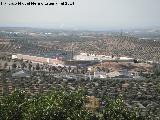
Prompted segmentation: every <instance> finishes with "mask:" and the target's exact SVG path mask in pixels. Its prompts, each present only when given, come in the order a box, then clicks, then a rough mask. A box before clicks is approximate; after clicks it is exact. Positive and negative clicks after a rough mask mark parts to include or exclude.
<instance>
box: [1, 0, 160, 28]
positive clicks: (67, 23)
mask: <svg viewBox="0 0 160 120" xmlns="http://www.w3.org/2000/svg"><path fill="white" fill-rule="evenodd" d="M18 1H19V2H27V1H31V0H0V2H7V3H8V2H18ZM65 1H67V2H68V3H70V2H74V3H75V5H74V6H61V5H60V4H58V5H56V6H5V5H0V26H4V27H5V26H7V27H40V28H54V29H57V28H58V29H90V30H92V29H94V30H96V29H97V30H100V29H120V28H143V27H157V26H160V13H159V11H160V7H159V6H160V0H32V2H43V3H44V2H57V3H60V2H65Z"/></svg>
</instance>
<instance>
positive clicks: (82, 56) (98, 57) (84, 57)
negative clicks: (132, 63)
mask: <svg viewBox="0 0 160 120" xmlns="http://www.w3.org/2000/svg"><path fill="white" fill-rule="evenodd" d="M73 59H74V60H84V61H85V60H91V61H93V60H99V61H103V60H122V61H123V60H124V61H125V60H133V58H129V57H112V56H106V55H95V54H87V53H80V55H75V56H74V57H73Z"/></svg>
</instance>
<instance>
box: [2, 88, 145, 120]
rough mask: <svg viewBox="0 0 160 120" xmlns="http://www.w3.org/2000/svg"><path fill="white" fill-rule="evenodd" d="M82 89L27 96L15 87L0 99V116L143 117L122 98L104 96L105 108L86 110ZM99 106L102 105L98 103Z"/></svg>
mask: <svg viewBox="0 0 160 120" xmlns="http://www.w3.org/2000/svg"><path fill="white" fill-rule="evenodd" d="M86 98H87V97H86V95H85V92H84V91H82V90H76V91H70V92H67V91H65V90H64V89H58V90H57V89H55V88H54V89H53V90H52V91H51V92H48V93H45V94H44V93H43V94H38V95H36V96H30V95H28V94H26V93H25V92H23V91H15V92H13V93H12V94H11V95H10V96H3V97H2V98H1V99H0V120H35V119H37V120H143V119H146V117H142V116H140V115H139V113H138V109H134V108H133V109H128V107H127V106H126V105H125V103H124V101H123V99H121V98H117V99H116V100H111V99H109V98H107V97H105V100H104V101H105V105H104V106H103V107H104V108H103V109H102V110H100V108H101V107H100V108H99V109H98V110H97V111H94V112H93V111H92V112H91V111H89V110H87V108H86V104H87V99H86ZM101 106H102V105H101Z"/></svg>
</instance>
